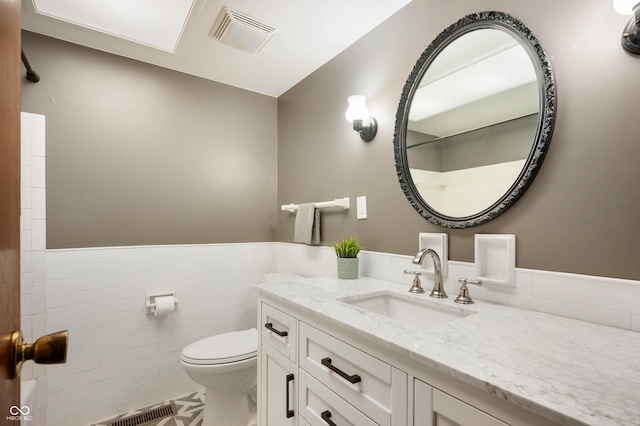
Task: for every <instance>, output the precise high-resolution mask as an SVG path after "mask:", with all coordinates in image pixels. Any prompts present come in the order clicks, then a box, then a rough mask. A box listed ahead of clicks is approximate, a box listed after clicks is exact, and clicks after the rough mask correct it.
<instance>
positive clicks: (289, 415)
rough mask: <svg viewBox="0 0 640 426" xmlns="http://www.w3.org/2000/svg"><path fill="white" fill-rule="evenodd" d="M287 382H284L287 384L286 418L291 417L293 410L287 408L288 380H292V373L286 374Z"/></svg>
mask: <svg viewBox="0 0 640 426" xmlns="http://www.w3.org/2000/svg"><path fill="white" fill-rule="evenodd" d="M286 379H287V382H286V386H287V396H286V399H287V406H286V407H285V409H286V410H287V418H288V419H289V418H291V417H293V410H292V409H290V408H289V382H293V373H289V374H287V376H286Z"/></svg>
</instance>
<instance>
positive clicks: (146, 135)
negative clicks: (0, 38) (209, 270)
mask: <svg viewBox="0 0 640 426" xmlns="http://www.w3.org/2000/svg"><path fill="white" fill-rule="evenodd" d="M22 41H23V48H24V50H25V53H26V54H27V56H28V58H29V61H30V62H31V64H32V66H33V67H34V69H35V70H36V71H37V72H38V73H39V74H40V76H41V81H40V82H39V83H37V84H32V83H28V82H25V83H23V85H22V110H23V111H26V112H33V113H39V114H44V115H46V119H47V152H46V154H47V176H46V178H47V247H48V248H71V247H94V246H122V245H143V244H180V243H218V242H243V241H273V239H274V238H275V225H276V220H277V217H276V208H275V205H276V190H277V186H276V165H277V163H276V160H277V158H276V144H277V127H276V126H277V118H276V117H277V102H276V100H275V99H274V98H272V97H268V96H264V95H259V94H256V93H252V92H248V91H245V90H241V89H236V88H233V87H229V86H226V85H222V84H219V83H214V82H211V81H208V80H203V79H200V78H196V77H192V76H188V75H185V74H181V73H177V72H174V71H170V70H166V69H162V68H159V67H156V66H152V65H148V64H144V63H140V62H136V61H132V60H129V59H125V58H121V57H118V56H114V55H110V54H106V53H103V52H99V51H95V50H91V49H88V48H84V47H80V46H77V45H73V44H69V43H66V42H62V41H59V40H55V39H52V38H48V37H44V36H41V35H37V34H33V33H29V32H23V39H22Z"/></svg>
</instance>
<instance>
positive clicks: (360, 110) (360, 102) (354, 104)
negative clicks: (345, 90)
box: [344, 95, 369, 123]
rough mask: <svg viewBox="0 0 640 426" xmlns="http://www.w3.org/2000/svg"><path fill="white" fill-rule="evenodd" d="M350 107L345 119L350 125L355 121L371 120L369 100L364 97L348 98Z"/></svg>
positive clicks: (354, 96)
mask: <svg viewBox="0 0 640 426" xmlns="http://www.w3.org/2000/svg"><path fill="white" fill-rule="evenodd" d="M347 101H348V102H349V107H348V108H347V112H346V113H345V114H344V117H345V118H346V119H347V121H348V122H349V123H353V120H366V119H367V118H369V108H367V98H366V96H362V95H353V96H349V97H348V98H347Z"/></svg>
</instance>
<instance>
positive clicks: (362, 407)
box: [299, 321, 407, 426]
mask: <svg viewBox="0 0 640 426" xmlns="http://www.w3.org/2000/svg"><path fill="white" fill-rule="evenodd" d="M299 333H300V334H299V339H300V353H299V357H300V362H299V366H300V372H301V381H300V388H299V389H300V390H299V395H300V397H299V401H300V412H301V414H302V416H304V417H305V418H306V419H307V420H308V421H309V422H311V423H312V424H314V422H313V421H312V420H311V419H312V418H318V416H320V415H321V414H322V413H325V414H324V416H325V418H323V420H324V423H321V424H322V425H323V426H324V425H325V424H329V425H331V423H329V422H327V419H326V417H327V412H328V416H329V417H330V418H334V417H337V418H340V421H337V420H330V421H332V422H334V423H335V424H338V425H380V426H405V425H406V424H407V421H406V407H407V405H406V401H407V373H405V372H403V371H400V370H398V369H397V368H394V367H393V366H391V365H390V364H388V363H386V362H384V361H381V360H380V359H378V358H376V357H373V356H371V355H370V354H368V353H366V352H364V351H361V350H360V349H358V348H356V347H354V346H351V345H350V344H348V343H345V342H344V341H342V340H340V339H337V338H335V337H334V336H332V335H330V334H328V333H325V332H324V331H322V330H319V329H318V328H316V327H313V326H311V325H309V324H306V323H305V322H302V321H300V323H299ZM303 371H304V373H305V375H304V376H303V375H302V372H303ZM325 389H326V391H325ZM322 395H325V396H324V397H322ZM325 406H326V407H327V408H326V409H325V408H323V407H325Z"/></svg>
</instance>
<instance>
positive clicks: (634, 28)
mask: <svg viewBox="0 0 640 426" xmlns="http://www.w3.org/2000/svg"><path fill="white" fill-rule="evenodd" d="M622 47H623V48H624V50H626V51H627V52H629V53H631V54H633V55H640V3H639V4H638V5H636V7H635V9H634V10H633V17H632V18H631V19H630V20H629V23H628V24H627V26H626V27H625V28H624V32H623V33H622Z"/></svg>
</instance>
